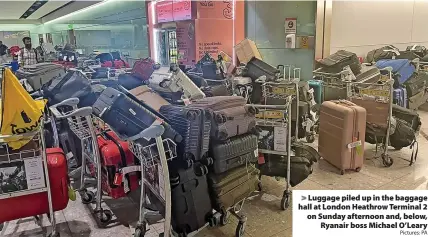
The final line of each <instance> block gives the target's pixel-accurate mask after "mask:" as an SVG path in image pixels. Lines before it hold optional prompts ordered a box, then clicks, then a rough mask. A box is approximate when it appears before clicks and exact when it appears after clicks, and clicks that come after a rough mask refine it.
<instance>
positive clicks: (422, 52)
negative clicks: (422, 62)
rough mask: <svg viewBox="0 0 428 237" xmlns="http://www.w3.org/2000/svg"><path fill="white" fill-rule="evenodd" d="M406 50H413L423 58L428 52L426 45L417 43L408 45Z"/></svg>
mask: <svg viewBox="0 0 428 237" xmlns="http://www.w3.org/2000/svg"><path fill="white" fill-rule="evenodd" d="M406 51H410V52H413V53H415V54H416V55H418V56H419V57H421V58H423V57H425V55H427V53H428V50H427V49H426V48H425V47H424V46H422V45H417V44H415V45H411V46H407V48H406Z"/></svg>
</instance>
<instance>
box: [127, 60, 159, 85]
mask: <svg viewBox="0 0 428 237" xmlns="http://www.w3.org/2000/svg"><path fill="white" fill-rule="evenodd" d="M155 66H156V64H155V61H153V60H152V59H150V58H145V59H140V60H138V61H136V62H135V63H134V66H133V67H132V75H134V76H135V77H137V78H139V79H141V80H143V81H147V80H149V78H150V76H151V75H152V73H153V71H154V70H155Z"/></svg>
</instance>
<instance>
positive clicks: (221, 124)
mask: <svg viewBox="0 0 428 237" xmlns="http://www.w3.org/2000/svg"><path fill="white" fill-rule="evenodd" d="M246 103H247V101H246V100H245V98H243V97H240V96H216V97H207V98H203V99H200V100H196V101H194V102H193V103H192V104H190V105H188V106H189V107H190V108H202V109H209V110H212V111H213V116H212V117H211V138H213V139H215V140H221V141H226V140H227V139H229V138H231V137H234V136H237V135H241V134H245V133H248V132H251V131H253V130H255V127H256V119H255V114H256V109H254V108H252V107H246Z"/></svg>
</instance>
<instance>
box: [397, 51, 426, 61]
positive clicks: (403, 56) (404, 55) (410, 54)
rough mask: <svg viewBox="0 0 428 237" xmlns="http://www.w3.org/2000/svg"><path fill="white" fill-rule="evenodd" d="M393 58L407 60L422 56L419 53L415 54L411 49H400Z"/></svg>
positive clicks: (420, 58)
mask: <svg viewBox="0 0 428 237" xmlns="http://www.w3.org/2000/svg"><path fill="white" fill-rule="evenodd" d="M395 59H408V60H411V61H413V60H415V59H419V60H422V57H420V56H419V55H417V54H416V53H415V52H413V51H400V54H399V55H397V56H396V57H395Z"/></svg>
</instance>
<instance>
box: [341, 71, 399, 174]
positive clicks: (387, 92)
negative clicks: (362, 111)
mask: <svg viewBox="0 0 428 237" xmlns="http://www.w3.org/2000/svg"><path fill="white" fill-rule="evenodd" d="M382 71H383V72H387V76H384V75H383V74H382V76H381V79H380V81H378V82H376V83H360V82H352V83H350V84H351V86H350V89H351V90H350V91H349V97H348V99H350V100H353V101H355V100H369V101H373V102H374V103H382V104H386V105H387V107H388V116H387V118H385V119H386V121H385V123H384V125H386V128H384V129H385V130H386V131H385V138H384V139H383V141H381V143H379V144H376V151H377V147H378V146H379V145H380V146H381V149H382V150H383V151H382V154H381V158H382V163H383V165H384V166H386V167H390V166H391V165H392V164H393V163H394V161H393V159H392V158H391V157H389V155H388V146H389V135H390V134H391V132H390V130H391V121H392V119H393V118H392V104H393V91H394V88H393V84H394V80H393V79H392V73H391V68H386V69H381V72H382ZM357 104H358V103H357ZM360 106H361V105H360ZM362 107H364V106H362ZM375 125H379V126H381V125H380V124H375Z"/></svg>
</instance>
